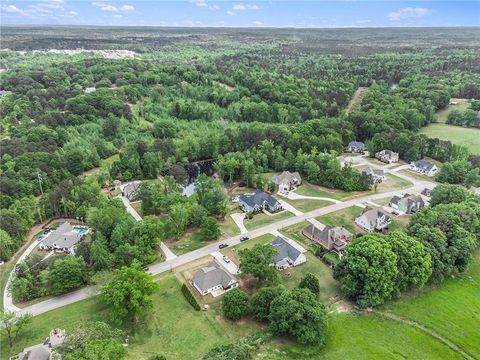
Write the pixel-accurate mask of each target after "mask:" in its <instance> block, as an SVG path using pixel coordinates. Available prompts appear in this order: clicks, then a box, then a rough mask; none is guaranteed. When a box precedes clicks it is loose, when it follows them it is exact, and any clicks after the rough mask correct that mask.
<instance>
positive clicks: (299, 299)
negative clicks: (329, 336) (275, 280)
mask: <svg viewBox="0 0 480 360" xmlns="http://www.w3.org/2000/svg"><path fill="white" fill-rule="evenodd" d="M268 319H269V321H270V329H271V331H272V332H273V333H274V334H277V335H290V336H292V337H294V338H295V339H296V340H297V341H298V342H299V343H300V344H323V343H324V342H325V337H326V332H327V314H326V312H325V307H324V306H323V305H322V304H321V303H320V302H319V301H318V300H317V299H316V296H315V295H314V294H312V292H311V291H310V290H307V289H294V290H292V291H284V292H283V293H282V294H280V295H279V296H278V297H276V298H275V299H274V300H273V302H272V304H271V306H270V314H269V316H268Z"/></svg>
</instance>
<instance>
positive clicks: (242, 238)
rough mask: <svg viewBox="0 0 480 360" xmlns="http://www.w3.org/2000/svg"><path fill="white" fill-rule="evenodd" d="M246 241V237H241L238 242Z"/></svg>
mask: <svg viewBox="0 0 480 360" xmlns="http://www.w3.org/2000/svg"><path fill="white" fill-rule="evenodd" d="M248 239H249V237H248V236H242V237H241V238H240V241H247V240H248Z"/></svg>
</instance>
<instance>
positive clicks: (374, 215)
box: [357, 207, 391, 227]
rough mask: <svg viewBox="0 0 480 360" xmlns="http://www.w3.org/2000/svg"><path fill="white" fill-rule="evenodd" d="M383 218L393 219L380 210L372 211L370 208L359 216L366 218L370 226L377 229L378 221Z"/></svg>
mask: <svg viewBox="0 0 480 360" xmlns="http://www.w3.org/2000/svg"><path fill="white" fill-rule="evenodd" d="M382 216H385V218H386V219H387V220H388V219H391V218H390V217H389V216H387V215H385V213H384V212H383V211H381V210H379V209H378V208H376V209H372V208H369V207H366V208H365V209H364V210H363V212H362V213H361V214H360V215H359V216H357V217H364V218H365V219H366V220H367V222H368V223H369V224H370V226H372V227H375V226H376V224H377V219H378V218H381V217H382Z"/></svg>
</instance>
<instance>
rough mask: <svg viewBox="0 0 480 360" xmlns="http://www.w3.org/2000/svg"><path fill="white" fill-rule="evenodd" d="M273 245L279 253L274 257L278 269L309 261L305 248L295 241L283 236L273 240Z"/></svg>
mask: <svg viewBox="0 0 480 360" xmlns="http://www.w3.org/2000/svg"><path fill="white" fill-rule="evenodd" d="M272 246H273V247H274V248H275V249H276V250H277V252H278V255H276V256H275V257H274V258H273V263H274V265H275V268H276V269H277V270H280V271H282V270H284V269H287V268H289V267H292V266H298V265H300V264H303V263H304V262H306V261H307V258H306V256H305V253H306V252H307V250H305V249H304V248H303V247H301V246H300V245H298V244H297V243H296V242H295V241H293V240H290V239H286V238H284V237H281V236H277V238H276V239H275V240H274V241H273V243H272Z"/></svg>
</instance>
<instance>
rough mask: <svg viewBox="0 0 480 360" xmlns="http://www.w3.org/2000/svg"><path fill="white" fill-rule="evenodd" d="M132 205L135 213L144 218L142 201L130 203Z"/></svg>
mask: <svg viewBox="0 0 480 360" xmlns="http://www.w3.org/2000/svg"><path fill="white" fill-rule="evenodd" d="M130 205H131V206H132V207H133V208H134V209H135V211H136V212H137V213H138V215H140V216H141V217H143V210H142V201H141V200H139V201H132V202H131V203H130Z"/></svg>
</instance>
